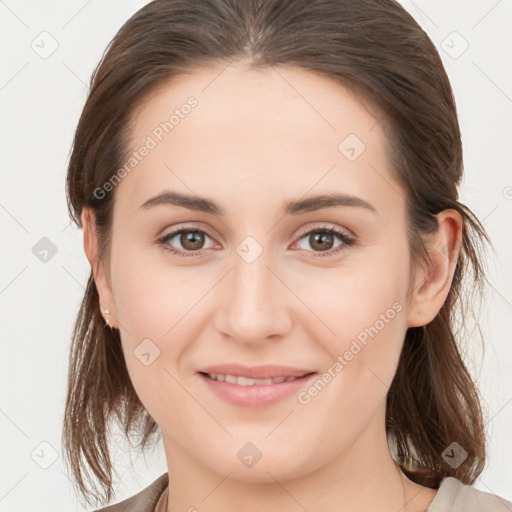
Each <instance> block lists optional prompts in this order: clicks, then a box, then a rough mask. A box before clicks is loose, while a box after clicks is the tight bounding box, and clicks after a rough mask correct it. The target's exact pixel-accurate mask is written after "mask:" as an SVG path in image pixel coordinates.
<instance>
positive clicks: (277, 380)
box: [199, 372, 315, 386]
mask: <svg viewBox="0 0 512 512" xmlns="http://www.w3.org/2000/svg"><path fill="white" fill-rule="evenodd" d="M199 373H200V374H201V375H204V376H205V377H208V378H209V379H211V380H216V381H219V382H229V383H230V384H238V385H239V386H270V385H272V384H281V382H292V381H294V380H299V379H303V378H304V377H307V376H308V375H311V374H313V373H315V372H310V373H306V374H304V375H301V376H298V377H294V376H288V377H287V376H285V375H280V376H278V377H271V378H268V379H253V378H251V377H244V376H242V375H230V374H225V373H207V372H199Z"/></svg>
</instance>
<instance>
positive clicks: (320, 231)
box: [299, 227, 355, 257]
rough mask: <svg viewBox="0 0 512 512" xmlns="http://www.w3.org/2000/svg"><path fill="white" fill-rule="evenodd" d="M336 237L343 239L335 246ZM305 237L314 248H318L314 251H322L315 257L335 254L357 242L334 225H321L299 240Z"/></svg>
mask: <svg viewBox="0 0 512 512" xmlns="http://www.w3.org/2000/svg"><path fill="white" fill-rule="evenodd" d="M336 238H338V239H339V240H341V242H340V243H339V244H338V245H337V246H335V247H334V248H333V244H334V243H335V242H334V241H335V239H336ZM303 239H305V240H306V242H307V243H309V244H310V245H311V247H313V249H315V248H316V249H317V250H314V251H313V252H317V253H320V254H316V255H315V257H316V256H319V257H324V256H333V255H335V254H338V253H339V252H340V251H343V250H345V249H346V248H347V247H349V246H351V245H353V244H354V243H355V238H353V237H352V236H349V235H347V234H346V233H343V232H342V231H339V230H338V229H336V228H333V227H319V228H315V229H312V230H309V231H307V232H306V233H305V234H304V235H302V236H301V237H300V239H299V242H300V241H301V240H303ZM302 248H303V247H301V249H302Z"/></svg>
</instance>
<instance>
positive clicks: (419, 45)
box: [62, 0, 490, 503]
mask: <svg viewBox="0 0 512 512" xmlns="http://www.w3.org/2000/svg"><path fill="white" fill-rule="evenodd" d="M235 61H244V62H248V63H249V65H250V66H252V67H253V68H264V67H269V66H273V67H277V66H295V67H300V68H302V69H305V70H309V71H311V72H314V73H317V74H319V75H321V76H324V77H328V78H330V79H333V80H336V81H338V82H339V83H340V85H342V86H344V87H346V88H348V89H349V90H350V91H351V92H353V93H354V94H355V95H356V96H357V98H358V99H360V101H361V102H362V103H364V104H365V105H368V106H371V107H372V108H374V111H376V112H378V113H379V116H378V119H377V121H376V122H379V123H381V126H382V127H383V128H384V129H385V133H386V142H387V144H388V146H389V162H390V169H391V172H392V175H393V177H394V178H395V179H396V180H397V182H398V183H400V185H401V186H402V187H403V189H404V190H405V191H406V197H405V200H406V207H407V236H408V241H409V247H410V251H411V257H412V258H411V261H412V268H416V266H417V265H424V266H428V264H429V255H428V251H427V245H426V241H425V240H426V237H425V235H428V234H430V233H433V232H435V231H436V229H437V220H436V217H435V215H436V214H438V213H440V212H441V211H443V210H445V209H455V210H456V211H458V212H459V213H460V215H461V216H462V219H463V222H464V224H463V233H462V239H461V246H460V252H459V255H458V261H457V265H456V269H455V273H454V277H453V280H452V283H451V288H450V291H449V293H448V296H447V299H446V301H445V303H444V304H443V306H442V308H441V309H440V311H439V313H438V314H437V316H436V317H435V318H434V319H433V320H432V321H431V322H430V323H428V324H427V325H426V326H423V327H412V328H409V329H408V330H407V332H406V336H405V340H404V344H403V349H402V352H401V354H400V360H399V363H398V368H397V371H396V374H395V376H394V379H393V381H392V383H391V386H390V388H389V390H388V394H387V409H386V430H387V434H388V440H389V443H390V447H392V453H393V457H394V458H395V460H396V462H397V463H399V464H400V466H401V467H402V468H403V470H404V472H405V473H406V474H408V475H409V477H410V478H411V479H412V480H414V481H416V482H418V483H420V484H422V485H426V486H429V487H433V488H437V487H438V486H439V483H440V481H441V480H442V478H444V477H445V476H454V477H456V478H458V479H459V480H461V481H462V482H464V483H466V484H472V483H473V482H474V481H475V480H476V478H477V477H478V475H479V474H480V473H481V472H482V470H483V468H484V464H485V456H486V448H485V444H486V443H485V430H484V422H483V412H482V404H481V399H480V394H479V391H478V387H477V386H476V384H475V382H474V380H473V378H472V377H471V374H470V372H469V370H468V367H467V366H466V365H467V364H468V362H467V361H465V358H464V357H463V355H464V353H465V349H464V346H463V344H462V338H463V337H462V336H461V330H460V329H459V328H458V326H459V327H460V325H463V324H464V322H465V317H466V315H467V314H468V308H470V309H471V308H472V305H473V302H474V299H475V297H476V296H478V295H479V294H481V293H482V291H483V284H484V281H485V272H484V265H483V261H484V258H483V250H484V249H485V248H486V244H489V245H490V239H489V237H488V235H487V234H486V232H485V230H484V228H483V226H482V224H481V223H480V222H479V220H478V219H477V217H476V216H475V215H474V214H473V213H472V211H471V210H470V209H469V208H468V207H467V206H465V205H464V204H462V203H461V202H459V200H458V188H459V186H460V184H461V179H462V176H463V155H462V142H461V133H460V127H459V123H458V116H457V110H456V105H455V100H454V97H453V92H452V88H451V85H450V81H449V79H448V76H447V74H446V71H445V69H444V67H443V64H442V61H441V58H440V56H439V53H438V51H437V50H436V47H435V46H434V44H433V43H432V41H431V40H430V39H429V37H428V36H427V34H426V33H425V32H424V31H423V29H422V28H421V27H420V26H419V24H418V23H417V22H416V21H415V20H414V18H413V17H412V16H411V15H410V14H409V13H408V12H407V11H406V10H405V9H404V8H403V7H402V6H401V5H400V4H398V3H397V2H396V1H394V0H358V1H353V0H155V1H153V2H151V3H149V4H147V5H146V6H144V7H143V8H142V9H140V10H139V11H137V12H136V13H135V14H134V15H133V16H132V17H131V18H130V19H129V20H128V21H126V23H124V25H123V26H122V27H121V28H120V29H119V31H118V33H117V34H116V35H115V37H114V38H113V39H112V41H111V42H110V43H109V45H108V47H107V48H106V50H105V52H104V54H103V56H102V58H101V60H100V62H99V64H98V65H97V67H96V68H95V70H94V72H93V74H92V77H91V81H90V90H89V94H88V97H87V99H86V102H85V105H84V108H83V111H82V113H81V116H80V119H79V122H78V125H77V128H76V132H75V135H74V141H73V147H72V151H71V155H70V159H69V166H68V171H67V178H66V194H67V201H68V209H69V214H70V216H71V219H72V220H73V221H74V222H75V223H76V224H77V226H79V227H80V228H82V227H83V226H82V223H81V219H80V215H81V213H82V209H83V208H84V207H87V208H90V209H92V211H93V213H94V216H95V220H96V226H97V230H98V231H97V236H98V242H99V261H101V262H103V263H104V264H105V265H106V266H107V267H108V264H109V251H110V241H111V227H112V213H113V206H114V198H115V190H114V191H113V192H111V193H108V194H106V195H104V197H101V198H100V197H98V194H95V190H97V189H98V187H101V186H102V185H103V184H104V183H105V182H107V181H108V180H109V179H111V177H112V175H113V174H114V173H115V171H116V170H118V169H119V168H121V167H122V164H123V162H124V161H125V160H126V155H127V154H129V151H130V126H131V124H130V123H131V121H132V120H133V119H132V116H133V115H134V111H135V109H136V107H137V106H139V105H141V103H142V101H143V100H144V99H145V98H147V97H148V95H150V94H151V93H152V92H153V91H155V90H156V89H157V88H159V87H161V86H165V83H166V82H168V81H170V80H172V78H173V77H174V76H178V75H179V74H180V73H186V72H190V71H191V70H193V69H194V68H200V67H209V66H221V65H222V66H225V65H228V64H229V63H230V62H235ZM254 101H258V100H257V98H254ZM114 423H117V425H118V426H120V427H121V428H122V431H123V432H124V433H125V434H126V436H127V438H128V439H130V440H132V439H136V440H137V446H138V447H139V448H140V449H141V450H144V448H145V447H146V445H147V443H148V442H149V441H150V440H152V439H153V440H154V438H155V437H157V434H158V432H159V429H158V426H157V424H156V423H155V421H154V420H153V418H152V417H151V416H150V415H149V414H148V412H147V411H146V410H145V408H144V406H143V405H142V403H141V401H140V400H139V398H138V396H137V393H136V392H135V389H134V387H133V385H132V383H131V380H130V377H129V374H128V371H127V367H126V363H125V359H124V355H123V351H122V347H121V340H120V334H119V331H118V330H115V329H114V330H111V329H110V328H108V327H106V326H105V323H104V321H103V317H102V315H101V312H100V305H99V296H98V291H97V288H96V285H95V281H94V278H93V273H92V271H91V274H90V276H89V278H88V282H87V286H86V290H85V293H84V296H83V299H82V302H81V304H80V307H79V309H78V313H77V317H76V321H75V325H74V329H73V333H72V342H71V349H70V358H69V371H68V388H67V397H66V404H65V414H64V419H63V437H62V445H63V452H64V454H65V460H66V462H67V464H68V465H69V467H70V469H71V473H72V476H73V480H74V482H75V485H76V488H77V491H78V494H79V496H80V498H81V499H83V500H85V501H86V502H88V503H108V502H109V501H110V500H111V499H112V497H113V471H115V467H114V464H113V461H112V457H111V450H110V449H109V446H110V444H109V441H110V440H109V432H110V428H111V426H112V425H113V424H114ZM453 442H457V443H458V444H459V445H460V446H461V447H463V448H464V450H465V451H466V452H467V458H466V459H465V460H464V461H463V462H462V463H461V464H460V465H458V466H457V467H454V466H455V465H450V464H449V463H447V462H446V460H445V458H446V457H445V458H443V452H444V451H445V450H446V449H447V448H448V447H449V446H450V445H451V444H452V443H453Z"/></svg>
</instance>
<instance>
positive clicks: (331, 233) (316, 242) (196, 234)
mask: <svg viewBox="0 0 512 512" xmlns="http://www.w3.org/2000/svg"><path fill="white" fill-rule="evenodd" d="M206 238H210V239H211V237H210V236H209V235H208V233H207V232H206V231H204V230H202V229H195V228H186V227H183V226H182V227H180V228H179V229H177V230H175V231H172V232H171V233H168V234H166V235H164V236H162V237H160V238H159V239H158V240H157V243H158V244H160V245H162V246H163V247H164V248H165V249H166V250H168V251H170V252H172V253H173V254H176V255H178V256H185V257H189V256H200V255H201V251H202V249H208V248H211V247H212V246H213V245H211V246H210V247H204V243H205V239H206ZM336 238H338V239H339V240H340V243H339V244H338V245H337V246H335V247H334V248H333V244H334V243H335V242H334V241H335V239H336ZM174 239H176V240H175V241H174V242H173V240H174ZM303 239H306V241H308V243H310V244H311V247H313V252H316V253H320V254H316V255H315V257H317V256H321V257H323V256H332V255H335V254H338V253H339V252H340V251H343V250H345V249H346V248H347V247H349V246H351V245H353V244H354V243H355V241H356V240H355V238H353V237H352V236H349V235H347V234H346V233H343V232H342V231H340V230H338V229H336V228H333V227H318V228H315V229H312V230H309V231H307V232H306V233H304V234H303V235H302V236H301V237H300V239H299V242H300V241H301V240H303ZM175 244H179V245H180V246H181V248H176V247H175ZM300 248H301V249H303V247H300ZM315 248H316V249H315Z"/></svg>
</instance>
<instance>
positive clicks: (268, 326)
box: [215, 250, 296, 345]
mask: <svg viewBox="0 0 512 512" xmlns="http://www.w3.org/2000/svg"><path fill="white" fill-rule="evenodd" d="M269 252H270V251H265V250H263V252H262V253H261V254H260V255H259V256H258V257H257V258H256V259H255V260H254V261H252V262H250V261H247V260H245V259H244V258H243V257H242V256H240V255H239V254H238V253H235V254H234V257H233V266H232V268H231V271H230V272H229V273H228V274H227V275H226V276H225V277H224V279H223V280H222V283H219V285H218V286H217V287H218V295H217V297H216V321H215V325H216V329H217V330H218V332H220V333H221V334H223V335H224V336H227V337H229V338H231V339H233V340H234V341H236V342H238V343H242V344H246V345H253V344H255V345H261V344H264V343H268V342H269V341H275V340H277V339H279V338H280V337H284V336H285V335H286V333H288V332H289V331H290V330H291V328H292V314H291V308H293V299H294V295H293V293H292V292H291V291H290V290H289V288H287V286H286V283H285V282H283V281H284V279H283V278H282V277H280V276H279V272H278V271H276V270H275V269H274V268H272V267H273V266H274V267H275V265H272V261H271V258H270V257H269ZM295 300H296V299H295Z"/></svg>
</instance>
